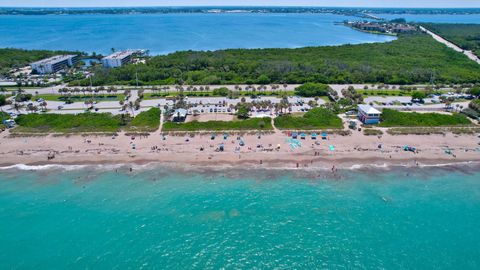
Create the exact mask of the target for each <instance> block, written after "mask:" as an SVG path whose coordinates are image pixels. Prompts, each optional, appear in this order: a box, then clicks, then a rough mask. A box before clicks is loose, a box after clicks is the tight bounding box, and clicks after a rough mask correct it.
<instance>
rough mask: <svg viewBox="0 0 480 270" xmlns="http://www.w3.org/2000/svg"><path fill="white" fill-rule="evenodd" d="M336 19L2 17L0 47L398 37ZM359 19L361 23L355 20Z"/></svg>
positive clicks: (281, 43) (236, 44) (270, 44)
mask: <svg viewBox="0 0 480 270" xmlns="http://www.w3.org/2000/svg"><path fill="white" fill-rule="evenodd" d="M349 19H352V20H353V19H355V18H354V17H348V16H342V15H334V14H306V13H299V14H271V13H270V14H251V13H235V14H202V13H193V14H175V13H173V14H150V15H149V14H131V15H100V14H90V15H63V16H61V15H42V16H18V15H14V16H12V15H4V16H0V37H1V38H0V48H1V47H13V48H23V49H48V50H79V51H84V52H97V53H102V54H108V53H110V52H111V49H112V48H113V49H116V50H121V49H129V48H130V49H146V50H150V53H151V54H166V53H171V52H175V51H183V50H218V49H229V48H298V47H306V46H321V45H342V44H358V43H368V42H386V41H391V40H393V39H394V38H393V37H390V36H384V35H373V34H367V33H362V32H359V31H356V30H353V29H350V28H348V27H345V26H343V25H339V24H337V23H341V22H343V21H344V20H349ZM357 19H358V18H357Z"/></svg>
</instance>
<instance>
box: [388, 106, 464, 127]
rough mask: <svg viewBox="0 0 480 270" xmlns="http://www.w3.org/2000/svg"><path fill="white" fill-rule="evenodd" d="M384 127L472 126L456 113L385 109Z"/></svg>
mask: <svg viewBox="0 0 480 270" xmlns="http://www.w3.org/2000/svg"><path fill="white" fill-rule="evenodd" d="M381 120H382V122H381V123H380V126H383V127H398V126H407V127H417V126H418V127H420V126H421V127H436V126H455V125H469V124H471V122H470V120H468V119H467V118H466V117H465V116H464V115H461V114H458V113H454V114H452V115H449V114H440V113H416V112H411V113H410V112H399V111H396V110H392V109H384V110H383V111H382V116H381Z"/></svg>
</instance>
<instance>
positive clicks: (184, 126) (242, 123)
mask: <svg viewBox="0 0 480 270" xmlns="http://www.w3.org/2000/svg"><path fill="white" fill-rule="evenodd" d="M163 130H165V131H202V130H205V131H220V130H272V125H271V121H270V118H269V117H265V118H252V119H247V120H238V121H207V122H198V121H192V122H188V123H173V122H167V123H164V124H163Z"/></svg>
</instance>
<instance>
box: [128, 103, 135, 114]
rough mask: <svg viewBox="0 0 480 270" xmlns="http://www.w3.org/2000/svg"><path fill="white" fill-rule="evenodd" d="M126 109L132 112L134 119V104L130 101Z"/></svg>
mask: <svg viewBox="0 0 480 270" xmlns="http://www.w3.org/2000/svg"><path fill="white" fill-rule="evenodd" d="M127 107H128V108H129V109H130V110H131V111H132V116H133V117H135V104H134V103H133V102H132V101H129V102H128V104H127Z"/></svg>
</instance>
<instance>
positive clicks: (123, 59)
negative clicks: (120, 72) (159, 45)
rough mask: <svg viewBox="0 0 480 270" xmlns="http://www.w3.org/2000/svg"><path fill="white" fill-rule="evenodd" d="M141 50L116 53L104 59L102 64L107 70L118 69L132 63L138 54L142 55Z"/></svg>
mask: <svg viewBox="0 0 480 270" xmlns="http://www.w3.org/2000/svg"><path fill="white" fill-rule="evenodd" d="M140 53H141V51H140V50H126V51H121V52H115V53H112V54H110V55H109V56H106V57H104V58H102V64H103V66H104V67H106V68H116V67H121V66H122V65H124V64H126V63H129V62H131V61H132V57H133V56H134V55H136V54H140Z"/></svg>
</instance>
